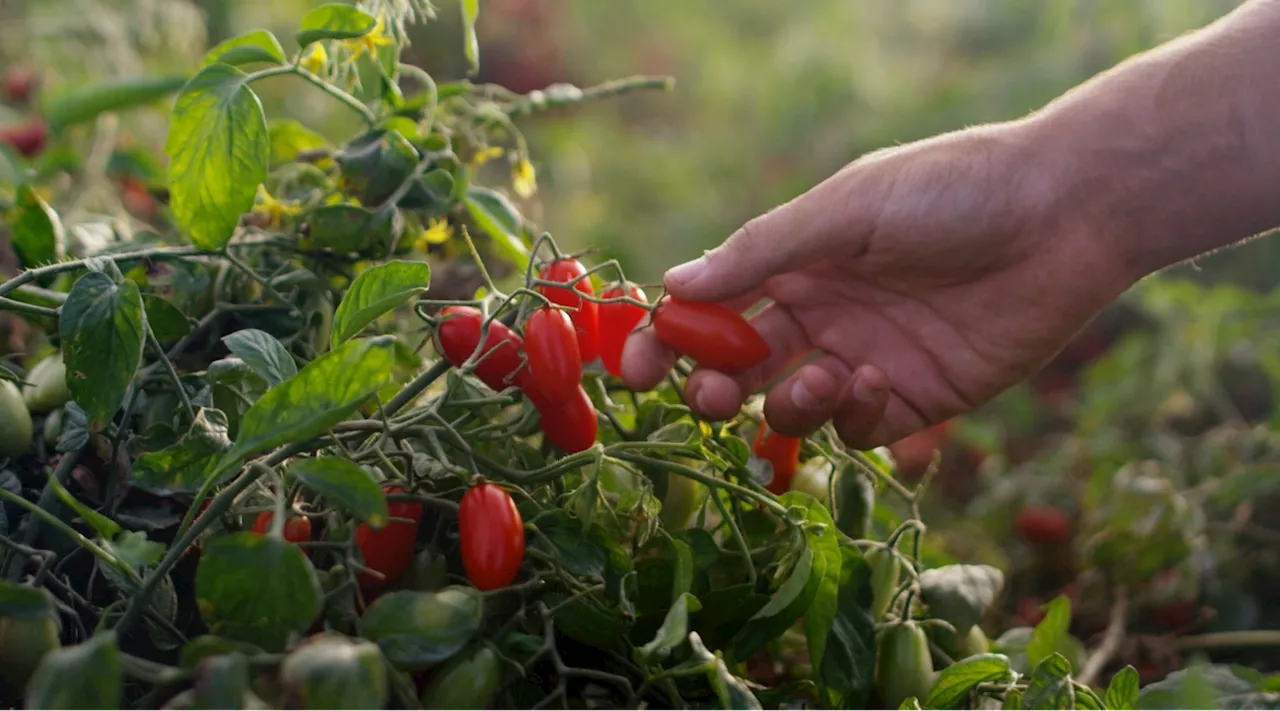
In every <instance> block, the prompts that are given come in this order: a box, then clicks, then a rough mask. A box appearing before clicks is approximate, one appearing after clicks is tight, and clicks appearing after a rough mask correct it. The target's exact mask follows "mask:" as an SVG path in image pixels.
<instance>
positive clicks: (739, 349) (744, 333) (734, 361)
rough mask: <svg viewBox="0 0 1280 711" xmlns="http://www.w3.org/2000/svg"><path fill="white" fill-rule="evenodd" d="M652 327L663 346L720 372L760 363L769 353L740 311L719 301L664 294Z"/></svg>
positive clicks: (729, 371)
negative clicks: (673, 296) (678, 297)
mask: <svg viewBox="0 0 1280 711" xmlns="http://www.w3.org/2000/svg"><path fill="white" fill-rule="evenodd" d="M653 329H654V332H656V333H657V335H658V340H660V341H662V342H663V343H665V344H666V345H667V347H669V348H671V349H672V350H674V351H676V352H677V353H680V354H682V355H686V356H689V357H690V358H692V359H693V360H694V361H695V362H696V363H697V364H698V365H701V366H705V367H707V368H711V369H712V370H718V371H720V372H722V373H738V372H741V371H744V370H746V369H747V368H750V367H752V366H755V365H760V364H761V363H763V362H765V360H766V359H768V357H769V353H770V350H769V344H768V343H765V341H764V339H763V338H761V337H760V334H759V333H756V330H755V329H754V328H752V327H751V324H750V323H748V322H747V320H746V319H745V318H743V317H742V314H740V313H737V312H736V311H733V310H731V309H729V308H727V307H725V306H721V305H720V304H713V303H708V302H704V301H681V300H679V299H673V298H670V297H668V298H666V299H663V300H662V302H661V303H660V304H658V308H657V310H656V311H654V312H653Z"/></svg>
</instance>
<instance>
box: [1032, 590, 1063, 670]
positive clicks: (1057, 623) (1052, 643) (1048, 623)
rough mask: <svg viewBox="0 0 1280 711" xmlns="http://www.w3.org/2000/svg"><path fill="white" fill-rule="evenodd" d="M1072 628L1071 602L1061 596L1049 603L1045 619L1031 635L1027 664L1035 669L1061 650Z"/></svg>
mask: <svg viewBox="0 0 1280 711" xmlns="http://www.w3.org/2000/svg"><path fill="white" fill-rule="evenodd" d="M1070 627H1071V600H1070V599H1069V598H1068V597H1067V596H1065V595H1059V596H1058V597H1056V598H1054V599H1053V600H1052V601H1051V602H1050V603H1049V609H1048V611H1047V612H1046V613H1045V616H1044V619H1043V620H1041V621H1040V624H1038V625H1036V628H1035V630H1034V631H1033V632H1032V633H1031V641H1030V642H1028V643H1027V663H1028V664H1029V665H1030V666H1032V667H1035V666H1036V665H1037V664H1039V663H1040V661H1041V660H1042V659H1044V658H1046V657H1048V656H1049V655H1050V654H1053V653H1054V652H1055V651H1056V650H1058V649H1060V648H1061V645H1062V642H1063V639H1064V638H1065V637H1066V636H1067V632H1068V630H1069V629H1070ZM1064 659H1065V657H1064ZM1068 666H1070V665H1068Z"/></svg>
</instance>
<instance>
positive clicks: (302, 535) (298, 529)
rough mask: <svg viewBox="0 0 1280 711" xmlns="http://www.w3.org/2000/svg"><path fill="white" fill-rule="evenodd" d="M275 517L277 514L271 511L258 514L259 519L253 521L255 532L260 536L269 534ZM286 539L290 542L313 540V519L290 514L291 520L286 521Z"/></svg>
mask: <svg viewBox="0 0 1280 711" xmlns="http://www.w3.org/2000/svg"><path fill="white" fill-rule="evenodd" d="M273 518H275V514H273V513H272V512H271V511H263V512H262V513H260V514H258V520H257V521H254V522H253V532H254V533H256V534H258V535H260V536H265V535H267V531H270V530H271V519H273ZM284 539H285V540H286V541H288V542H290V543H302V542H304V541H309V540H311V519H309V518H307V517H306V516H290V517H289V520H288V521H285V522H284Z"/></svg>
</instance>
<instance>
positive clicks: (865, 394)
mask: <svg viewBox="0 0 1280 711" xmlns="http://www.w3.org/2000/svg"><path fill="white" fill-rule="evenodd" d="M853 399H854V400H857V401H858V402H860V403H862V404H864V405H875V404H876V403H877V402H878V401H879V400H880V398H879V393H877V392H876V391H875V389H874V388H872V387H871V386H870V385H867V381H866V380H865V379H863V378H858V379H856V380H854V381H853Z"/></svg>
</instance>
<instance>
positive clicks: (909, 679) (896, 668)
mask: <svg viewBox="0 0 1280 711" xmlns="http://www.w3.org/2000/svg"><path fill="white" fill-rule="evenodd" d="M877 641H878V643H879V648H878V650H877V655H876V678H875V686H876V693H877V694H878V695H879V696H880V701H881V703H882V704H884V705H883V706H882V707H881V708H890V709H896V708H898V707H899V706H900V705H901V704H902V702H903V701H906V700H907V699H909V698H911V697H913V696H914V697H916V698H917V699H919V700H920V701H922V702H923V701H924V699H925V697H927V696H928V695H929V689H931V688H932V687H933V677H934V673H933V658H932V657H930V655H929V638H928V636H926V635H925V632H924V628H922V627H921V626H920V625H918V624H916V623H915V622H913V621H910V620H908V621H906V622H902V623H899V624H896V625H893V626H892V627H889V628H887V629H885V630H884V631H882V632H881V633H880V635H879V639H878V640H877Z"/></svg>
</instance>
